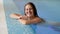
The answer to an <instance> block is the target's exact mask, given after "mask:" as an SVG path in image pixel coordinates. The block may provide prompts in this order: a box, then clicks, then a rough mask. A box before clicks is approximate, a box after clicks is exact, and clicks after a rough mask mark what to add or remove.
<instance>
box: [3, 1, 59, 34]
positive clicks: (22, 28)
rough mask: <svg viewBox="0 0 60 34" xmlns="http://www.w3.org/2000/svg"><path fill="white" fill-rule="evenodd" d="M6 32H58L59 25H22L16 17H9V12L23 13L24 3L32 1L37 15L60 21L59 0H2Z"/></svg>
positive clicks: (43, 33)
mask: <svg viewBox="0 0 60 34" xmlns="http://www.w3.org/2000/svg"><path fill="white" fill-rule="evenodd" d="M3 1H4V10H5V16H6V22H7V27H8V34H60V26H59V27H57V26H53V25H49V24H48V25H47V24H43V25H23V24H21V23H20V22H18V21H17V20H16V19H11V18H10V17H9V15H10V14H11V13H18V14H22V15H23V14H24V5H25V4H26V3H27V2H33V3H34V4H35V5H36V8H37V13H38V15H39V17H41V18H43V19H44V20H46V21H53V22H60V0H53V1H52V0H36V1H35V0H3Z"/></svg>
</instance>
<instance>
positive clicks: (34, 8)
mask: <svg viewBox="0 0 60 34" xmlns="http://www.w3.org/2000/svg"><path fill="white" fill-rule="evenodd" d="M26 5H31V6H32V8H33V11H34V16H37V17H38V14H37V9H36V7H35V5H34V4H33V3H32V2H28V3H27V4H25V6H26ZM25 6H24V13H25ZM25 15H26V14H25Z"/></svg>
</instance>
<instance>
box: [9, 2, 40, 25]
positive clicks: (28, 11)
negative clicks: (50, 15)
mask: <svg viewBox="0 0 60 34" xmlns="http://www.w3.org/2000/svg"><path fill="white" fill-rule="evenodd" d="M24 13H25V15H24V16H22V15H20V14H11V15H10V17H12V18H16V19H18V20H19V21H20V22H21V23H22V24H35V23H40V22H41V19H40V18H39V16H38V15H37V10H36V7H35V5H34V4H33V3H31V2H29V3H27V4H26V5H25V6H24Z"/></svg>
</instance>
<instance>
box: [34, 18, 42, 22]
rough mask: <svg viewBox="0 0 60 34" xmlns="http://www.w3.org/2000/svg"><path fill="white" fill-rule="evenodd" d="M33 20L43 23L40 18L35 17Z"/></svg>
mask: <svg viewBox="0 0 60 34" xmlns="http://www.w3.org/2000/svg"><path fill="white" fill-rule="evenodd" d="M33 20H34V21H36V22H41V21H42V20H41V18H40V17H35V18H34V19H33Z"/></svg>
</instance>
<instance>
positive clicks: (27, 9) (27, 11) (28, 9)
mask: <svg viewBox="0 0 60 34" xmlns="http://www.w3.org/2000/svg"><path fill="white" fill-rule="evenodd" d="M25 14H26V16H28V17H32V16H34V10H33V7H32V6H31V5H29V4H28V5H26V6H25Z"/></svg>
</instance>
